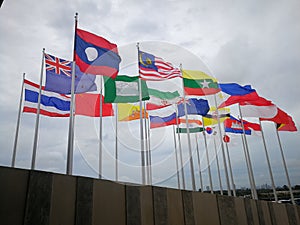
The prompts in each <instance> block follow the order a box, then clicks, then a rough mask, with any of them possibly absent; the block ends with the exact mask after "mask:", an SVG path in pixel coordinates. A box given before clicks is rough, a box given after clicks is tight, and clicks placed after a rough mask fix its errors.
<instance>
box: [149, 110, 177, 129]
mask: <svg viewBox="0 0 300 225" xmlns="http://www.w3.org/2000/svg"><path fill="white" fill-rule="evenodd" d="M173 124H176V113H173V114H171V115H169V116H166V117H159V116H150V128H158V127H164V126H169V125H173Z"/></svg>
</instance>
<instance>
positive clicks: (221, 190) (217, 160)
mask: <svg viewBox="0 0 300 225" xmlns="http://www.w3.org/2000/svg"><path fill="white" fill-rule="evenodd" d="M214 147H215V154H216V163H217V169H218V177H219V185H220V192H221V195H223V187H222V180H221V174H220V166H219V157H218V152H217V145H216V139H215V137H214Z"/></svg>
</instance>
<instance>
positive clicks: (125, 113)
mask: <svg viewBox="0 0 300 225" xmlns="http://www.w3.org/2000/svg"><path fill="white" fill-rule="evenodd" d="M142 110H143V111H142V116H143V118H145V110H144V109H142ZM140 118H141V117H140V106H137V105H134V104H128V103H118V120H119V121H132V120H138V119H140ZM146 118H148V113H146Z"/></svg>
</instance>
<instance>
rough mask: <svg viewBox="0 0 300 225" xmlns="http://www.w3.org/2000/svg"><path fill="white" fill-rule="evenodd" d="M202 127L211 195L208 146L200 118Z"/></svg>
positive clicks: (211, 185) (212, 191)
mask: <svg viewBox="0 0 300 225" xmlns="http://www.w3.org/2000/svg"><path fill="white" fill-rule="evenodd" d="M202 126H203V129H204V131H203V138H204V145H205V153H206V161H207V169H208V178H209V186H210V193H211V194H213V193H214V190H213V184H212V178H211V170H210V162H209V152H208V146H207V139H206V133H205V127H204V120H203V117H202Z"/></svg>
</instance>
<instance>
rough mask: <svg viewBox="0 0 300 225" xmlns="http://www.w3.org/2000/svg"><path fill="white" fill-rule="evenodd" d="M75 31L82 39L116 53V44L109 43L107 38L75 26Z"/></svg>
mask: <svg viewBox="0 0 300 225" xmlns="http://www.w3.org/2000/svg"><path fill="white" fill-rule="evenodd" d="M76 31H77V32H76V33H77V35H78V36H79V37H81V38H82V39H83V40H84V41H86V42H88V43H91V44H93V45H96V46H99V47H101V48H106V49H109V50H111V51H113V52H115V53H117V54H118V48H117V45H116V44H114V43H111V42H109V41H108V40H106V39H105V38H103V37H100V36H97V35H95V34H93V33H90V32H88V31H85V30H81V29H78V28H77V30H76Z"/></svg>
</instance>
